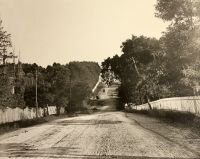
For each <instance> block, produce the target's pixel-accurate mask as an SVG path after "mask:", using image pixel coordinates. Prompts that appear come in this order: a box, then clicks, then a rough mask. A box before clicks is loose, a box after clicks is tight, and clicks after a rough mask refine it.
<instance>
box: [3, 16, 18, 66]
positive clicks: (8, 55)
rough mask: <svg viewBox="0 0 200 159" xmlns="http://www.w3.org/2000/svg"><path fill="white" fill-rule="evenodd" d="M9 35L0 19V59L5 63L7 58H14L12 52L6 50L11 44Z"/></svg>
mask: <svg viewBox="0 0 200 159" xmlns="http://www.w3.org/2000/svg"><path fill="white" fill-rule="evenodd" d="M10 37H11V35H10V34H9V33H7V31H5V30H4V27H3V26H2V20H0V60H2V62H3V64H5V63H6V59H7V58H15V56H14V55H13V53H11V52H10V53H9V52H8V48H10V47H11V46H12V44H11V38H10Z"/></svg>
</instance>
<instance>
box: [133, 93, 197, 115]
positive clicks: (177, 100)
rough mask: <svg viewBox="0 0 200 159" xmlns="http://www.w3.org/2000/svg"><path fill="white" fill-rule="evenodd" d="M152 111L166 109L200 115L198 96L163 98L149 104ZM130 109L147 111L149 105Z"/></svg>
mask: <svg viewBox="0 0 200 159" xmlns="http://www.w3.org/2000/svg"><path fill="white" fill-rule="evenodd" d="M150 104H151V107H152V108H153V109H166V110H176V111H184V112H191V113H194V114H200V96H191V97H174V98H164V99H160V100H157V101H153V102H150ZM131 107H132V109H137V110H143V109H145V110H147V109H149V105H148V104H147V103H146V104H142V105H137V106H131Z"/></svg>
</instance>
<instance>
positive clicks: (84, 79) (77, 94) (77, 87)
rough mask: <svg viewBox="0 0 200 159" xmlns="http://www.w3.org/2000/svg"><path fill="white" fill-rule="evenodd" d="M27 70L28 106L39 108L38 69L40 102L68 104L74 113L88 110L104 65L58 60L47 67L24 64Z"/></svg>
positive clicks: (25, 98)
mask: <svg viewBox="0 0 200 159" xmlns="http://www.w3.org/2000/svg"><path fill="white" fill-rule="evenodd" d="M22 67H23V71H24V72H25V76H24V78H25V93H24V100H25V103H26V105H27V106H29V107H35V98H36V96H35V75H36V72H35V71H36V70H37V72H38V80H37V85H38V105H39V106H40V107H45V106H47V105H55V106H57V108H58V110H59V109H60V108H61V107H65V109H66V111H68V112H73V111H77V110H82V109H84V106H86V105H87V101H88V100H89V98H90V97H91V95H92V88H93V87H94V86H95V84H96V83H97V81H98V78H99V74H100V67H99V65H98V63H96V62H70V63H69V64H66V65H61V64H59V63H54V64H53V65H52V66H51V65H49V66H47V67H46V68H43V67H41V66H38V65H37V64H22Z"/></svg>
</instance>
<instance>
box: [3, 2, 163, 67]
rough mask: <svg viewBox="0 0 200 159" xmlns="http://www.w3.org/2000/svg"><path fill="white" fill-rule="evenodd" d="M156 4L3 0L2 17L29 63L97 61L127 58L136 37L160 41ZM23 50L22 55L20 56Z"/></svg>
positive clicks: (18, 48)
mask: <svg viewBox="0 0 200 159" xmlns="http://www.w3.org/2000/svg"><path fill="white" fill-rule="evenodd" d="M155 4H156V0H0V17H1V19H2V20H3V26H4V28H5V30H7V31H8V32H9V33H11V36H12V43H13V46H14V48H15V52H16V54H19V52H20V59H21V61H22V62H25V63H37V64H39V65H42V66H44V67H45V66H47V65H51V64H53V63H54V62H59V63H61V64H66V63H68V62H69V61H96V62H99V63H101V62H102V61H103V60H104V59H106V58H107V57H109V56H111V57H112V56H113V55H115V54H119V55H120V54H121V49H120V46H121V43H122V42H123V41H125V40H126V39H128V38H131V35H136V36H139V35H145V36H149V37H156V38H159V37H160V36H161V35H162V32H163V31H165V29H166V26H167V23H164V22H163V21H162V20H161V19H158V18H156V17H155V16H154V13H155V9H154V5H155ZM19 50H20V51H19Z"/></svg>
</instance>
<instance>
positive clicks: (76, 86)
mask: <svg viewBox="0 0 200 159" xmlns="http://www.w3.org/2000/svg"><path fill="white" fill-rule="evenodd" d="M15 58H16V56H15V54H14V51H13V49H12V41H11V35H10V34H9V33H8V32H7V31H5V29H4V27H3V26H2V21H0V65H1V70H0V71H1V72H2V74H1V77H2V78H3V79H5V80H7V81H6V84H7V85H4V86H0V95H1V96H2V97H5V99H8V94H9V97H10V98H9V99H11V98H18V99H16V100H15V101H14V102H13V103H14V105H17V106H18V107H21V108H24V107H26V106H28V107H35V106H36V70H37V79H38V80H37V94H38V96H37V98H38V105H39V107H46V106H47V105H53V106H56V107H57V108H58V109H57V110H58V113H59V110H60V108H61V107H65V109H66V111H68V112H73V111H76V110H81V109H84V107H85V106H86V105H87V101H88V99H89V98H90V97H91V96H92V88H93V87H94V86H95V85H96V83H97V81H98V79H99V74H100V71H101V70H100V66H99V65H98V63H96V62H86V61H83V62H75V61H74V62H69V63H68V64H65V65H62V64H59V63H54V64H53V65H49V66H47V67H46V68H44V67H42V66H39V65H37V64H36V63H34V64H28V63H21V62H19V64H18V65H15V64H14V65H11V64H9V62H8V60H9V59H10V60H14V59H15ZM21 67H22V71H18V73H19V74H20V80H19V78H18V76H17V75H16V72H17V70H19V69H18V68H21ZM5 68H9V69H5ZM14 69H15V70H14ZM5 70H8V71H9V72H6V71H5ZM10 71H11V72H12V71H13V73H10ZM9 76H15V77H16V78H12V77H11V78H10V77H9ZM4 77H6V78H4ZM9 79H13V83H11V82H10V81H9ZM4 83H5V82H4ZM11 85H13V86H12V88H13V90H15V91H14V92H13V94H12V93H11V91H10V90H7V89H10V87H11ZM5 87H7V88H5ZM5 89H6V90H7V91H6V90H5ZM17 92H18V93H17ZM18 96H19V97H18ZM19 98H20V99H21V98H23V102H22V103H23V104H21V105H18V104H17V103H16V101H17V100H19ZM24 102H25V104H24ZM0 103H1V101H0ZM13 103H9V101H8V103H7V104H6V106H8V105H12V104H13ZM6 106H5V107H6Z"/></svg>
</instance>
